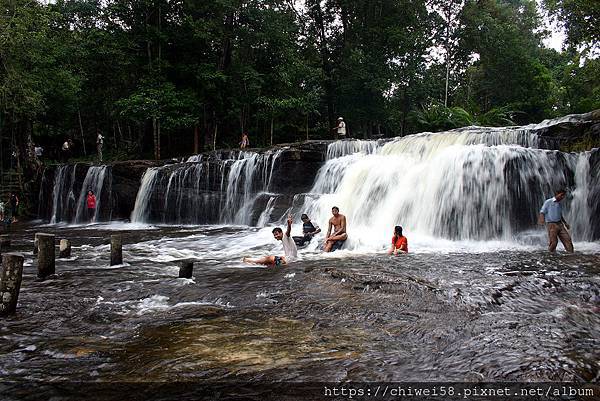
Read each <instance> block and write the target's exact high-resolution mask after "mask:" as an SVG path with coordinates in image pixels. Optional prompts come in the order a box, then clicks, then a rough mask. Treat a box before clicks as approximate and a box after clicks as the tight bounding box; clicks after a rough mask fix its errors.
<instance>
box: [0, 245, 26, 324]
mask: <svg viewBox="0 0 600 401" xmlns="http://www.w3.org/2000/svg"><path fill="white" fill-rule="evenodd" d="M24 259H25V258H24V257H23V254H21V253H17V252H9V253H5V254H4V255H2V273H1V275H0V316H5V315H8V314H11V313H15V311H16V309H17V300H18V299H19V291H20V290H21V281H22V280H23V260H24Z"/></svg>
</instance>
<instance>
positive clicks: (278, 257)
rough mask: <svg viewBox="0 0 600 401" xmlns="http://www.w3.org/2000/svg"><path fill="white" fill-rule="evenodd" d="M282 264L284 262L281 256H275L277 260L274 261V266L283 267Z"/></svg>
mask: <svg viewBox="0 0 600 401" xmlns="http://www.w3.org/2000/svg"><path fill="white" fill-rule="evenodd" d="M282 264H284V261H283V259H282V258H281V256H275V260H274V261H273V265H274V266H281V265H282Z"/></svg>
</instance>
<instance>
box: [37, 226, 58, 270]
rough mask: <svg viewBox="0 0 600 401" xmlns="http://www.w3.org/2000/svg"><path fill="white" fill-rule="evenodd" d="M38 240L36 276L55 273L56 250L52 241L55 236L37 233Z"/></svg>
mask: <svg viewBox="0 0 600 401" xmlns="http://www.w3.org/2000/svg"><path fill="white" fill-rule="evenodd" d="M35 236H36V238H37V240H38V246H37V247H38V277H39V278H46V277H48V276H49V275H51V274H54V273H55V267H56V250H55V249H54V243H55V238H56V236H55V235H54V234H43V233H37V234H36V235H35Z"/></svg>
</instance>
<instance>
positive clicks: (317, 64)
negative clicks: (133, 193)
mask: <svg viewBox="0 0 600 401" xmlns="http://www.w3.org/2000/svg"><path fill="white" fill-rule="evenodd" d="M546 3H547V5H548V7H549V10H550V11H551V12H553V13H554V14H553V15H556V16H557V18H559V19H561V21H563V23H564V24H565V26H566V27H567V31H568V34H569V40H570V42H569V43H571V44H573V43H576V42H577V41H581V43H583V44H590V43H594V42H595V41H597V40H598V18H596V19H595V20H593V19H590V18H588V17H592V18H594V16H597V12H598V8H597V5H593V3H594V2H590V1H589V0H560V1H559V0H552V1H550V0H548V1H547V2H546ZM587 3H589V4H590V7H589V8H585V5H586V4H587ZM582 7H583V8H585V9H586V10H588V12H589V16H586V15H581V13H578V11H577V10H580V9H581V8H582ZM0 13H1V15H0V61H1V63H0V134H1V136H2V138H1V141H0V143H1V144H2V147H3V149H2V150H1V151H0V153H1V154H3V155H4V158H5V159H6V158H7V155H10V154H11V153H12V151H13V150H14V149H17V150H18V154H19V157H23V158H24V157H25V155H26V154H27V153H28V152H30V149H31V144H32V143H36V144H41V145H42V146H44V147H45V149H46V155H47V156H50V157H52V156H56V155H57V154H58V149H59V147H60V145H61V144H62V142H63V141H64V140H65V139H66V138H71V139H72V140H73V141H74V142H75V154H77V155H81V156H83V155H84V154H92V153H93V152H94V147H95V138H96V135H97V133H98V132H101V133H102V134H103V135H104V136H105V138H106V139H105V144H106V148H107V149H106V150H108V152H109V153H110V152H111V151H112V152H113V155H114V154H117V153H118V154H119V155H120V156H121V157H122V156H125V155H129V156H130V157H133V156H135V157H153V156H154V157H157V158H159V157H163V158H164V157H171V156H177V155H184V154H191V153H193V152H198V151H202V150H206V149H212V148H215V147H227V146H237V144H238V143H239V141H240V137H241V133H242V132H244V131H247V132H248V133H249V136H250V141H251V145H252V146H260V145H268V144H271V143H282V142H287V141H296V140H302V139H306V138H331V137H332V136H333V134H332V127H333V126H334V123H335V120H336V118H337V117H338V116H343V117H344V119H345V120H346V122H347V126H348V129H349V133H350V135H351V136H354V137H373V136H397V135H405V134H408V133H412V132H416V131H419V130H441V129H448V128H454V127H459V126H464V125H470V124H479V125H506V124H516V123H527V122H532V121H539V120H541V119H543V118H548V117H553V116H557V115H562V114H567V113H572V112H586V111H589V110H591V109H595V108H600V86H599V82H600V79H599V78H600V77H599V71H600V68H598V67H599V65H598V60H597V59H593V58H589V57H588V58H585V59H584V58H582V56H581V54H580V53H578V49H577V48H576V47H574V46H571V47H569V49H567V50H565V51H564V52H562V53H559V52H556V51H555V50H551V49H548V48H545V47H544V46H543V45H542V39H543V38H544V35H546V34H547V32H545V31H544V30H543V29H540V27H541V26H542V22H541V17H540V14H539V10H538V9H537V8H536V3H535V1H534V0H478V1H475V0H452V1H441V0H431V1H422V2H419V1H411V0H325V1H322V0H304V1H299V0H296V1H294V0H196V1H183V0H175V1H171V0H169V1H167V0H132V1H125V0H102V1H101V0H58V1H56V2H50V3H48V4H46V3H40V2H37V1H33V0H0ZM584 48H585V49H589V46H587V47H584Z"/></svg>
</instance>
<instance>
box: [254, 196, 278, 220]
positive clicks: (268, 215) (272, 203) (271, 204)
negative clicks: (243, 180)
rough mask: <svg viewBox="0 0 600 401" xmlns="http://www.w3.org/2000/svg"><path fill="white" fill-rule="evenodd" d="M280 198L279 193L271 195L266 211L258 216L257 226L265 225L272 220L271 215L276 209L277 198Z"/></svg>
mask: <svg viewBox="0 0 600 401" xmlns="http://www.w3.org/2000/svg"><path fill="white" fill-rule="evenodd" d="M277 198H278V196H277V195H274V196H269V201H268V202H267V206H265V209H264V211H263V212H262V213H261V214H260V217H259V218H258V222H257V223H256V226H257V227H264V226H266V225H267V223H268V222H269V221H270V218H271V215H272V214H273V210H274V209H275V200H276V199H277Z"/></svg>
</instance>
